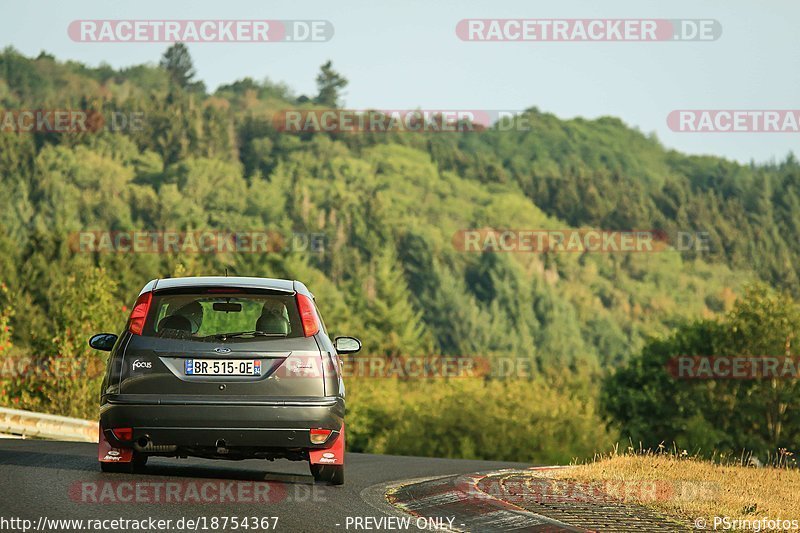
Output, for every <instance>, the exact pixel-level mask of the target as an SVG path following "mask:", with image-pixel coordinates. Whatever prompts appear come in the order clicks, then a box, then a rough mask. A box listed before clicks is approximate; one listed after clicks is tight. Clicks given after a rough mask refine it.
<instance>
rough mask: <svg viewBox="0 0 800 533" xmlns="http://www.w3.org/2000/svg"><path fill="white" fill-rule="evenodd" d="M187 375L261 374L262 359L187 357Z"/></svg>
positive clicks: (185, 363) (185, 365)
mask: <svg viewBox="0 0 800 533" xmlns="http://www.w3.org/2000/svg"><path fill="white" fill-rule="evenodd" d="M184 372H185V373H186V375H187V376H260V375H261V361H259V360H257V359H256V360H253V359H186V360H185V361H184Z"/></svg>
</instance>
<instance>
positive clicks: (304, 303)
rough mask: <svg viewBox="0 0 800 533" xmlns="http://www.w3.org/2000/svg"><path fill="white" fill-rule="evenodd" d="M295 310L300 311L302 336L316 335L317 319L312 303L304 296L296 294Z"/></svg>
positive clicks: (317, 329) (317, 328)
mask: <svg viewBox="0 0 800 533" xmlns="http://www.w3.org/2000/svg"><path fill="white" fill-rule="evenodd" d="M297 309H298V310H299V311H300V320H301V321H302V322H303V334H304V335H305V336H306V337H310V336H312V335H316V334H317V332H318V331H319V319H318V318H317V310H316V309H315V308H314V302H312V301H311V298H309V297H308V296H306V295H305V294H298V295H297Z"/></svg>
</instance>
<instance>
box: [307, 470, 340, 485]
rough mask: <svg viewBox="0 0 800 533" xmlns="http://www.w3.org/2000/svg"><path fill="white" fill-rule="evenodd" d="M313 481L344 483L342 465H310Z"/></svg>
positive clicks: (332, 483)
mask: <svg viewBox="0 0 800 533" xmlns="http://www.w3.org/2000/svg"><path fill="white" fill-rule="evenodd" d="M311 475H312V476H314V481H327V482H328V483H330V484H331V485H343V484H344V465H311Z"/></svg>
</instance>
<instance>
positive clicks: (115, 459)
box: [89, 277, 361, 485]
mask: <svg viewBox="0 0 800 533" xmlns="http://www.w3.org/2000/svg"><path fill="white" fill-rule="evenodd" d="M89 344H90V346H92V347H93V348H96V349H98V350H106V351H110V352H111V356H110V357H109V360H108V366H107V369H106V374H105V379H104V381H103V386H102V392H101V399H100V403H101V406H100V447H99V452H98V459H99V461H100V465H101V467H102V470H103V471H104V472H110V471H115V472H119V471H123V472H133V471H137V470H138V469H141V468H142V467H143V466H144V465H145V463H146V462H147V458H148V457H150V456H168V457H187V456H190V455H191V456H196V457H205V458H213V459H251V458H264V459H270V460H273V459H276V458H286V459H290V460H295V461H308V463H309V465H310V467H311V473H312V474H313V476H314V479H315V480H318V481H327V482H330V483H332V484H337V485H339V484H342V483H343V482H344V439H345V424H344V414H345V401H344V383H343V381H342V374H341V363H340V360H339V355H340V354H346V353H355V352H357V351H359V350H360V349H361V342H360V341H359V340H358V339H356V338H353V337H337V338H336V339H335V340H333V341H332V340H331V339H330V338H329V337H328V334H327V331H326V329H325V324H324V323H323V321H322V317H321V316H320V314H319V311H318V309H317V307H316V305H315V302H314V296H313V295H312V294H311V293H310V292H309V290H308V289H307V288H306V287H305V285H303V284H302V283H300V282H299V281H292V280H283V279H267V278H245V277H192V278H169V279H158V280H153V281H151V282H149V283H148V284H147V285H145V287H144V288H143V289H142V291H141V293H140V294H139V297H138V298H137V300H136V303H135V305H134V307H133V309H132V311H131V315H130V318H129V320H128V324H127V327H126V328H125V331H123V332H122V334H121V335H115V334H111V333H101V334H98V335H95V336H93V337H92V338H91V339H90V340H89Z"/></svg>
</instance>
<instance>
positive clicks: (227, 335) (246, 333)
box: [208, 330, 287, 341]
mask: <svg viewBox="0 0 800 533" xmlns="http://www.w3.org/2000/svg"><path fill="white" fill-rule="evenodd" d="M286 335H287V334H286V333H267V332H266V331H259V330H252V331H236V332H233V333H217V334H215V335H209V336H208V337H214V338H215V339H220V340H223V341H224V340H225V339H233V338H237V337H285V336H286Z"/></svg>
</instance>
